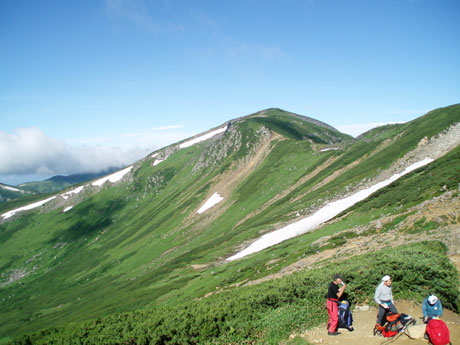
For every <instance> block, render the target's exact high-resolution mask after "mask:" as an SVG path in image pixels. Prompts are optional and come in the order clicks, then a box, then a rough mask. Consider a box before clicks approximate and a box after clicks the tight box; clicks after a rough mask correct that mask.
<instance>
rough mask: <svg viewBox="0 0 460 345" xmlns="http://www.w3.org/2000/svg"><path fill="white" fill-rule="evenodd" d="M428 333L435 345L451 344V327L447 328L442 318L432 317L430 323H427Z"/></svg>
mask: <svg viewBox="0 0 460 345" xmlns="http://www.w3.org/2000/svg"><path fill="white" fill-rule="evenodd" d="M426 333H427V334H428V337H429V338H430V342H431V344H433V345H448V344H450V334H449V328H447V326H446V324H445V323H444V321H442V320H439V319H432V320H431V321H430V322H428V325H426Z"/></svg>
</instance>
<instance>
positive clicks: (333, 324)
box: [326, 274, 347, 335]
mask: <svg viewBox="0 0 460 345" xmlns="http://www.w3.org/2000/svg"><path fill="white" fill-rule="evenodd" d="M339 285H341V286H340V287H339ZM346 287H347V284H345V283H344V282H343V280H342V276H341V275H340V274H336V275H334V277H333V278H332V282H331V284H330V285H329V289H328V290H327V302H326V306H327V313H328V314H329V321H328V322H327V334H328V335H339V334H340V332H337V324H338V322H339V309H338V307H337V302H338V301H339V298H340V297H342V295H343V291H344V290H345V288H346Z"/></svg>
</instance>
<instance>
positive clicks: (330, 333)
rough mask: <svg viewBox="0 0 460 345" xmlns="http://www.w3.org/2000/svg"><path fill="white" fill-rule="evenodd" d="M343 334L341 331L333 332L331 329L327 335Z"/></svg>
mask: <svg viewBox="0 0 460 345" xmlns="http://www.w3.org/2000/svg"><path fill="white" fill-rule="evenodd" d="M339 334H341V333H340V332H331V331H328V332H327V335H339Z"/></svg>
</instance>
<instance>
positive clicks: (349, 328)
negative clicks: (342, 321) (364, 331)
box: [347, 326, 355, 332]
mask: <svg viewBox="0 0 460 345" xmlns="http://www.w3.org/2000/svg"><path fill="white" fill-rule="evenodd" d="M347 329H348V331H350V332H353V331H354V330H355V329H354V328H353V326H350V327H348V328H347Z"/></svg>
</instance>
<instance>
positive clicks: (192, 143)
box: [179, 126, 227, 149]
mask: <svg viewBox="0 0 460 345" xmlns="http://www.w3.org/2000/svg"><path fill="white" fill-rule="evenodd" d="M226 130H227V126H225V127H222V128H219V129H216V130H215V131H212V132H209V133H207V134H205V135H202V136H201V137H198V138H195V139H192V140H189V141H186V142H185V143H182V144H180V145H179V148H180V149H183V148H186V147H190V146H192V145H195V144H196V143H199V142H201V141H205V140H208V139H209V138H212V137H213V136H215V135H217V134H219V133H222V132H225V131H226Z"/></svg>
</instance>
